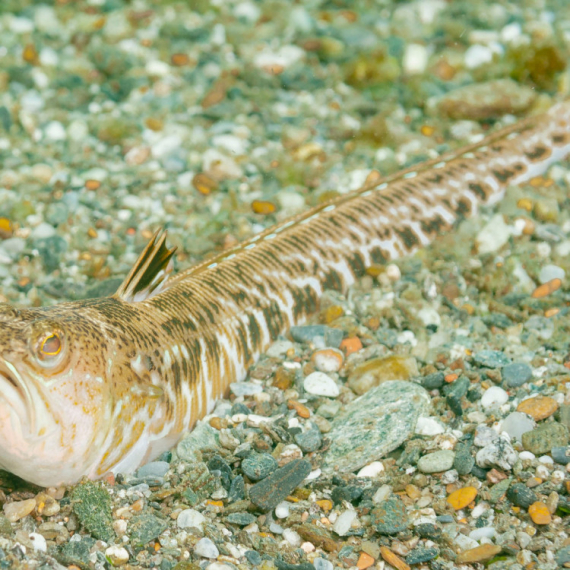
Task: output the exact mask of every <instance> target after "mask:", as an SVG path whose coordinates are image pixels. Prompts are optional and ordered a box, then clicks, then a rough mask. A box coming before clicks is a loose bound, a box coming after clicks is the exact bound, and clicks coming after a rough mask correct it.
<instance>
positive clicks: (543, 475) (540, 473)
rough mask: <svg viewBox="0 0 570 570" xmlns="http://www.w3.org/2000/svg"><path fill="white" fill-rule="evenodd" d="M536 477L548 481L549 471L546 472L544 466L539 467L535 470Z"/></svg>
mask: <svg viewBox="0 0 570 570" xmlns="http://www.w3.org/2000/svg"><path fill="white" fill-rule="evenodd" d="M535 473H536V476H537V477H540V478H541V479H548V478H549V477H550V471H549V470H548V467H546V465H539V466H538V467H537V468H536V471H535Z"/></svg>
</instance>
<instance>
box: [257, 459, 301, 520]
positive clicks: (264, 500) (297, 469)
mask: <svg viewBox="0 0 570 570" xmlns="http://www.w3.org/2000/svg"><path fill="white" fill-rule="evenodd" d="M310 472H311V464H310V463H309V462H308V461H307V460H305V459H294V460H293V461H291V462H289V463H287V464H286V465H284V466H283V467H280V468H279V469H277V470H275V471H273V473H271V475H269V476H268V477H266V478H265V479H263V480H262V481H260V482H259V483H256V484H255V485H253V486H252V487H251V489H250V490H249V498H250V499H251V502H252V503H253V504H255V505H257V506H258V507H259V508H260V509H262V510H264V511H270V510H272V509H274V508H275V507H276V506H277V505H278V504H279V503H280V502H281V501H283V500H285V498H286V497H288V496H289V495H290V494H291V493H292V492H293V491H294V490H295V489H296V488H297V487H298V486H299V485H300V484H301V483H302V482H303V481H304V480H305V478H306V477H307V476H308V475H309V473H310Z"/></svg>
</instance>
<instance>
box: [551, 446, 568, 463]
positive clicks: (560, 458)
mask: <svg viewBox="0 0 570 570" xmlns="http://www.w3.org/2000/svg"><path fill="white" fill-rule="evenodd" d="M550 453H551V454H552V459H554V461H556V463H560V464H561V465H568V463H570V447H567V446H560V447H556V446H555V447H553V448H552V449H551V450H550Z"/></svg>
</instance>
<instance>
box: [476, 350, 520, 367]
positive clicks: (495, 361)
mask: <svg viewBox="0 0 570 570" xmlns="http://www.w3.org/2000/svg"><path fill="white" fill-rule="evenodd" d="M473 360H474V361H475V362H476V363H477V364H479V365H481V366H485V367H487V368H503V366H507V364H510V362H511V361H510V359H509V357H508V356H505V355H504V354H503V353H502V352H500V351H498V350H480V351H479V352H477V353H476V354H474V355H473Z"/></svg>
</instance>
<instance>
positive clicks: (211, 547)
mask: <svg viewBox="0 0 570 570" xmlns="http://www.w3.org/2000/svg"><path fill="white" fill-rule="evenodd" d="M194 554H196V555H197V556H201V557H202V558H217V557H218V556H219V555H220V551H219V550H218V547H217V546H216V545H215V544H214V543H213V542H212V540H211V539H209V538H206V537H204V538H201V539H200V540H199V541H198V542H197V543H196V546H194Z"/></svg>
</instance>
